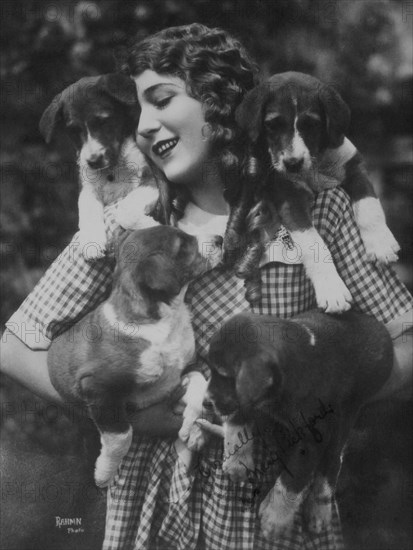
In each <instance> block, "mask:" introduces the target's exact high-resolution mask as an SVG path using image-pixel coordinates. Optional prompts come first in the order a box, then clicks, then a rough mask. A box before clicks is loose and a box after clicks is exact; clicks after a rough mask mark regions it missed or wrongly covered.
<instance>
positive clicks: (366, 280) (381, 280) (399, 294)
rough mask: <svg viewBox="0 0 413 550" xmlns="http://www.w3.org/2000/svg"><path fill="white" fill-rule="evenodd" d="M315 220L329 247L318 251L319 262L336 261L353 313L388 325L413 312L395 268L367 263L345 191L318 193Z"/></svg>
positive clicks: (338, 189) (339, 189)
mask: <svg viewBox="0 0 413 550" xmlns="http://www.w3.org/2000/svg"><path fill="white" fill-rule="evenodd" d="M313 218H314V224H315V225H316V227H317V229H318V230H319V232H320V234H321V235H322V237H323V238H324V240H325V242H326V244H327V247H328V249H325V250H319V251H315V253H316V254H318V257H317V258H316V259H317V260H318V261H324V262H331V261H334V264H335V266H336V268H337V271H338V273H339V274H340V276H341V278H342V279H343V281H344V282H345V284H346V285H347V287H348V289H349V290H350V292H351V294H352V297H353V308H354V309H356V310H358V311H361V312H364V313H368V314H371V315H374V316H375V317H376V318H377V319H379V320H380V321H382V322H383V323H388V322H389V321H392V320H393V319H396V318H397V317H400V316H401V315H403V314H404V313H405V312H406V311H408V310H409V309H411V308H412V296H411V295H410V293H409V292H408V290H407V289H406V287H405V286H404V285H403V283H402V282H401V281H400V280H399V278H398V277H397V275H396V273H395V272H394V270H393V268H392V267H391V266H389V265H383V264H379V263H372V262H369V261H368V260H367V256H366V252H365V249H364V245H363V242H362V240H361V237H360V232H359V229H358V226H357V224H356V221H355V218H354V214H353V210H352V207H351V202H350V199H349V197H348V195H347V194H346V193H345V191H344V190H343V189H341V188H340V187H338V188H336V189H330V190H327V191H324V192H322V193H319V195H318V196H317V200H316V203H315V206H314V211H313ZM330 253H331V254H330Z"/></svg>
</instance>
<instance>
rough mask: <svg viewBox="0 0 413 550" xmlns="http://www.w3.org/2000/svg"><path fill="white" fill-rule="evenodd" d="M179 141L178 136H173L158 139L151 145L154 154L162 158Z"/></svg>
mask: <svg viewBox="0 0 413 550" xmlns="http://www.w3.org/2000/svg"><path fill="white" fill-rule="evenodd" d="M178 141H179V138H173V139H164V140H161V141H158V142H157V143H155V145H153V147H152V151H153V153H154V154H155V155H158V156H159V157H161V158H162V159H164V158H165V157H166V156H168V154H169V153H170V152H171V151H172V149H174V148H175V146H176V145H177V143H178Z"/></svg>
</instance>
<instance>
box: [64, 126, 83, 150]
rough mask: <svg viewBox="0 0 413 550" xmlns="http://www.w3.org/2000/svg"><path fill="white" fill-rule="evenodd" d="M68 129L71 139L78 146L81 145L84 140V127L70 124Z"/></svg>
mask: <svg viewBox="0 0 413 550" xmlns="http://www.w3.org/2000/svg"><path fill="white" fill-rule="evenodd" d="M67 131H68V134H69V137H70V139H71V140H72V141H73V142H74V143H75V145H76V146H79V145H80V144H81V141H82V129H81V128H79V126H75V125H73V124H68V126H67Z"/></svg>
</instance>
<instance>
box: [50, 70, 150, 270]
mask: <svg viewBox="0 0 413 550" xmlns="http://www.w3.org/2000/svg"><path fill="white" fill-rule="evenodd" d="M138 117H139V106H138V101H137V97H136V89H135V84H134V82H133V81H132V80H131V79H130V78H129V77H127V76H126V75H123V74H120V73H111V74H106V75H102V76H92V77H85V78H81V79H80V80H78V81H77V82H75V83H74V84H71V85H70V86H69V87H68V88H66V89H65V90H63V92H61V93H60V94H58V95H57V96H56V97H55V98H54V99H53V101H52V103H51V104H50V105H49V107H48V108H47V109H46V110H45V112H44V113H43V116H42V118H41V120H40V131H41V133H42V134H43V136H44V138H45V140H46V142H47V143H49V142H50V141H51V139H52V136H53V134H54V133H55V132H66V133H67V134H68V135H69V136H70V138H71V139H72V141H73V143H74V145H75V147H76V149H77V153H78V165H79V179H80V185H81V191H80V195H79V231H80V237H79V238H80V245H81V251H82V253H83V255H84V257H85V259H87V260H95V259H97V258H101V257H103V256H104V255H105V250H106V247H107V239H106V233H105V225H104V222H103V208H104V206H107V205H108V204H111V203H113V202H115V201H118V200H119V199H122V198H123V197H126V196H127V195H129V197H128V200H127V201H125V206H128V207H129V210H128V212H127V214H125V215H126V220H124V219H123V218H124V217H125V216H123V215H122V208H120V209H119V210H118V223H119V224H120V225H122V227H126V228H129V226H128V222H129V218H130V214H129V211H130V210H131V204H132V205H133V216H134V219H135V221H136V220H139V222H140V227H152V226H153V225H156V222H155V221H154V220H153V218H151V217H150V216H149V215H146V214H148V213H149V210H150V208H151V206H152V205H153V204H154V203H155V201H156V200H157V198H158V194H159V193H158V189H157V186H156V183H155V181H154V178H153V176H152V173H151V170H150V169H149V167H148V165H147V163H146V160H145V158H144V156H143V154H142V153H141V152H140V151H139V149H138V148H137V146H136V142H135V137H134V135H135V129H136V125H137V122H138ZM132 191H133V194H131V192H132ZM130 194H131V195H130ZM129 225H130V223H129ZM134 229H138V227H136V224H135V226H134Z"/></svg>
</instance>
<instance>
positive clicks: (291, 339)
mask: <svg viewBox="0 0 413 550" xmlns="http://www.w3.org/2000/svg"><path fill="white" fill-rule="evenodd" d="M392 362H393V348H392V342H391V339H390V336H389V334H388V332H387V330H386V329H385V327H384V326H383V325H382V324H381V323H379V322H378V321H376V320H375V319H374V318H373V317H370V316H367V315H365V314H360V313H355V312H352V311H350V312H347V313H344V314H342V315H340V316H337V315H326V314H325V313H321V312H319V311H309V312H307V313H303V314H301V315H297V316H296V317H293V318H292V319H290V320H284V319H278V318H276V317H273V316H269V315H256V314H252V313H241V314H239V315H236V316H234V317H233V318H232V319H230V320H229V321H228V322H227V323H225V324H224V325H223V326H222V327H221V328H220V330H219V331H217V332H216V333H215V335H214V336H213V337H212V339H211V342H210V348H209V354H208V363H209V365H210V368H211V380H210V384H209V388H208V393H209V397H210V398H211V400H212V402H213V403H214V406H215V408H216V410H217V412H218V414H219V415H220V416H221V418H222V420H223V425H224V434H225V439H224V462H223V467H224V470H225V471H226V472H227V473H228V474H229V475H230V476H231V478H232V479H235V480H240V479H247V478H252V479H254V476H255V475H256V474H255V470H254V463H253V457H252V446H253V440H254V438H255V437H263V438H264V439H265V437H267V438H268V437H271V439H273V441H274V443H275V444H276V454H275V455H274V456H273V457H272V459H273V460H272V462H276V461H278V463H279V464H280V465H281V473H280V475H279V477H278V478H277V481H276V483H275V485H274V487H273V488H272V489H271V491H270V492H269V493H268V494H267V495H266V496H265V498H264V500H263V501H262V503H261V505H260V509H259V515H260V520H261V527H262V531H263V534H264V535H265V537H267V538H269V539H271V538H277V537H278V536H279V535H280V534H281V533H282V532H283V531H288V530H289V529H290V527H291V525H292V522H293V518H294V514H295V513H296V512H297V510H298V509H299V507H300V505H301V503H302V502H303V501H305V504H304V512H305V515H306V518H307V521H308V527H309V529H310V531H312V532H316V533H319V532H320V531H321V530H322V529H323V528H324V527H325V525H327V524H328V522H329V521H330V519H331V500H332V497H333V493H334V489H335V485H336V481H337V477H338V474H339V471H340V465H341V454H342V451H343V448H344V445H345V443H346V440H347V438H348V436H349V433H350V430H351V428H352V426H353V425H354V422H355V420H356V417H357V414H358V411H359V409H360V407H361V406H362V405H363V404H364V403H365V402H366V401H367V400H368V399H369V397H370V396H372V395H374V394H375V393H376V392H377V391H378V390H379V389H380V388H381V387H382V386H383V384H384V382H385V381H386V379H387V378H388V376H389V374H390V371H391V368H392ZM253 425H254V428H253V427H252V426H253ZM265 425H268V426H269V427H270V428H269V430H266V431H265V433H264V431H260V430H262V426H265ZM253 429H255V432H254V431H253ZM251 434H253V435H251ZM268 434H270V435H268ZM269 463H271V458H270V461H269Z"/></svg>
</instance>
